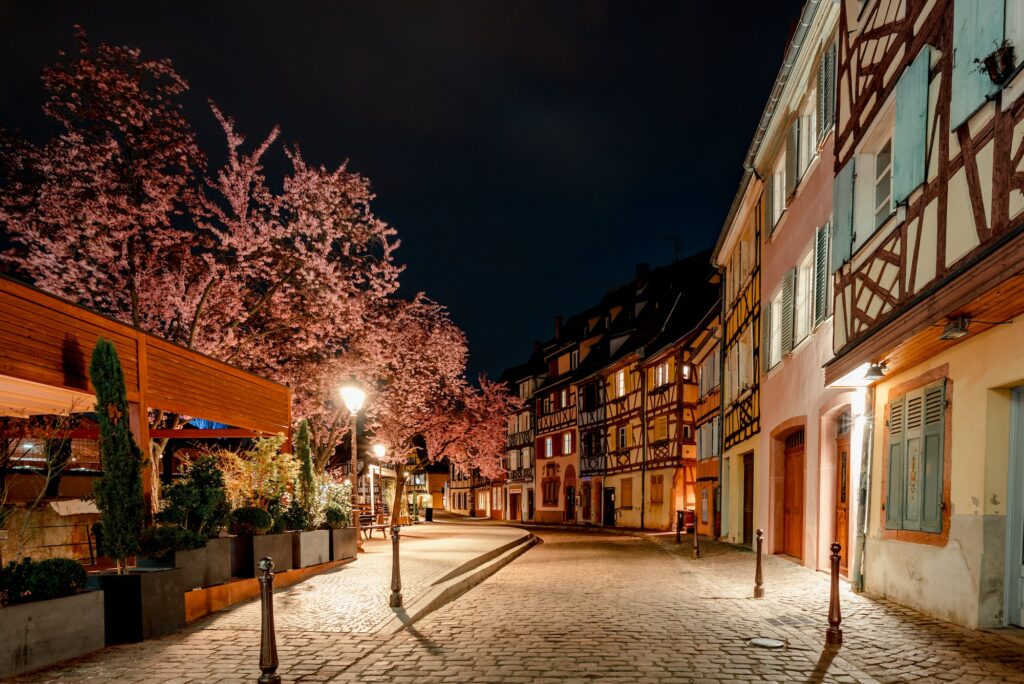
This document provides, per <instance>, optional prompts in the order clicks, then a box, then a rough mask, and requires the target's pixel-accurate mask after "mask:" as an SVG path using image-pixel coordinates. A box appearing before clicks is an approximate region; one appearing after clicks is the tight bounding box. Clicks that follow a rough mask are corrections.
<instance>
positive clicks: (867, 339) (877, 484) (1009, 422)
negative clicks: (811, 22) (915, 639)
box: [825, 0, 1024, 627]
mask: <svg viewBox="0 0 1024 684" xmlns="http://www.w3.org/2000/svg"><path fill="white" fill-rule="evenodd" d="M1022 10H1024V3H1021V2H1017V1H1009V2H1002V1H992V0H933V1H930V2H924V1H923V0H867V1H863V2H861V1H854V0H845V1H844V2H842V4H841V13H840V16H839V28H838V55H837V74H838V83H837V94H838V106H837V120H836V132H835V172H836V173H835V185H834V209H833V213H834V234H833V245H834V247H833V263H832V268H833V269H835V275H834V288H835V295H834V297H835V299H834V310H835V315H834V326H833V351H834V358H833V359H832V360H831V361H830V362H829V363H828V365H827V366H826V368H825V379H826V381H827V382H828V383H829V384H832V385H843V384H848V383H851V382H857V381H867V382H870V383H873V384H872V390H871V391H869V393H868V398H869V403H868V407H867V408H868V410H867V415H866V417H865V420H866V423H867V425H866V426H865V432H866V434H867V438H866V442H867V443H868V444H870V446H871V450H870V457H869V458H870V460H869V461H868V462H867V464H866V472H867V473H870V480H869V482H870V486H869V487H868V488H867V491H863V492H861V496H864V497H866V498H867V501H868V505H867V507H866V509H867V510H866V517H865V518H864V519H861V520H858V521H857V526H858V531H859V532H860V533H861V534H862V535H863V536H864V537H866V539H864V543H863V548H861V547H860V546H857V547H856V548H855V553H854V555H853V558H852V562H853V563H854V564H855V565H856V570H857V572H862V577H863V585H864V587H865V588H866V589H867V590H869V591H871V592H873V593H877V594H881V595H884V596H886V597H889V598H890V599H893V600H896V601H899V602H902V603H905V604H908V605H910V606H913V607H914V608H917V609H919V610H922V611H924V612H926V613H929V614H931V615H935V616H938V617H941V618H944V619H948V620H952V621H955V622H958V623H960V624H962V625H966V626H970V627H992V626H999V625H1003V624H1015V625H1021V624H1022V623H1024V598H1022V596H1024V591H1022V589H1024V564H1022V560H1021V559H1022V545H1024V439H1022V437H1024V434H1022V430H1024V427H1022V426H1024V412H1022V407H1024V401H1022V397H1024V394H1022V391H1021V388H1022V387H1024V364H1022V363H1021V361H1020V349H1021V345H1022V343H1024V335H1022V331H1024V326H1022V325H1021V318H1020V317H1021V315H1022V313H1024V272H1022V270H1024V98H1022V97H1021V94H1022V92H1024V73H1022V70H1021V58H1022V57H1024V11H1022ZM856 422H857V418H856V417H854V424H856ZM861 538H863V537H861Z"/></svg>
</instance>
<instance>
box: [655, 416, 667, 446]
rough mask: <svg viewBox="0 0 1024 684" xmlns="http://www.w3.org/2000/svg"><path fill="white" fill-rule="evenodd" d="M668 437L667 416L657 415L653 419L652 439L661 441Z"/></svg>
mask: <svg viewBox="0 0 1024 684" xmlns="http://www.w3.org/2000/svg"><path fill="white" fill-rule="evenodd" d="M666 439H668V416H658V417H657V418H655V419H654V441H655V442H662V441H664V440H666Z"/></svg>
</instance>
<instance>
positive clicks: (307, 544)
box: [292, 530, 331, 569]
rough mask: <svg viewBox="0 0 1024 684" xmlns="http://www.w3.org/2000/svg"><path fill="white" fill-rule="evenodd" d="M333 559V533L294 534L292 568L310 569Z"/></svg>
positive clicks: (319, 531) (317, 531) (314, 531)
mask: <svg viewBox="0 0 1024 684" xmlns="http://www.w3.org/2000/svg"><path fill="white" fill-rule="evenodd" d="M330 559H331V533H330V531H329V530H313V531H312V532H292V567H293V568H295V569H298V568H308V567H309V566H311V565H320V564H321V563H326V562H327V561H329V560H330Z"/></svg>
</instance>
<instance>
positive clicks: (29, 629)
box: [0, 591, 103, 678]
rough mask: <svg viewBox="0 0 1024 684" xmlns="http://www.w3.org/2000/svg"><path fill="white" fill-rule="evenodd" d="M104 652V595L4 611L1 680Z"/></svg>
mask: <svg viewBox="0 0 1024 684" xmlns="http://www.w3.org/2000/svg"><path fill="white" fill-rule="evenodd" d="M101 648H103V592H101V591H87V592H85V593H84V594H77V595H75V596H66V597H64V598H59V599H50V600H49V601H35V602H32V603H21V604H18V605H16V606H8V607H7V608H0V678H2V677H13V676H15V675H17V674H21V673H22V672H28V671H29V670H37V669H39V668H42V667H47V666H49V665H53V664H55V663H59V662H61V661H63V660H68V659H69V658H77V657H79V656H83V655H85V654H86V653H91V652H92V651H98V650H99V649H101Z"/></svg>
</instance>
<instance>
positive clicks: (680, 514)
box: [676, 511, 683, 544]
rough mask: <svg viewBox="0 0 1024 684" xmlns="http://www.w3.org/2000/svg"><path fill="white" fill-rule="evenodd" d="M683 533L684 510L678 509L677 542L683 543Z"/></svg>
mask: <svg viewBox="0 0 1024 684" xmlns="http://www.w3.org/2000/svg"><path fill="white" fill-rule="evenodd" d="M682 533H683V512H682V511H676V544H682V543H683V539H682V537H681V536H680V535H682Z"/></svg>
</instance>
